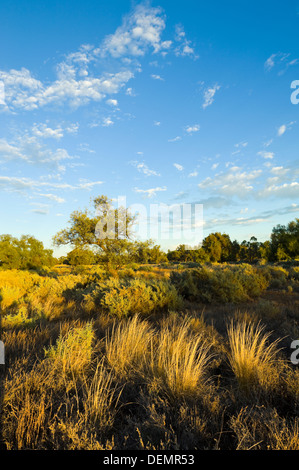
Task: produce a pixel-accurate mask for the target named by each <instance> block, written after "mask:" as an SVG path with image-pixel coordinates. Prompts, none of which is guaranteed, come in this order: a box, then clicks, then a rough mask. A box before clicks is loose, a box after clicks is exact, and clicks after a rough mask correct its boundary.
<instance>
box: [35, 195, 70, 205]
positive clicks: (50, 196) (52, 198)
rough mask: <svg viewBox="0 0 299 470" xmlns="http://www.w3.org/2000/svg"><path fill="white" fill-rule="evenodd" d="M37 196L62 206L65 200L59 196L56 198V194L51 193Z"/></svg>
mask: <svg viewBox="0 0 299 470" xmlns="http://www.w3.org/2000/svg"><path fill="white" fill-rule="evenodd" d="M39 196H41V197H45V198H47V199H50V200H51V201H54V202H58V203H59V204H62V203H63V202H65V199H63V198H62V197H60V196H57V195H56V194H51V193H48V194H39Z"/></svg>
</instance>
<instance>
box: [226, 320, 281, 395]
mask: <svg viewBox="0 0 299 470" xmlns="http://www.w3.org/2000/svg"><path fill="white" fill-rule="evenodd" d="M264 330H265V328H264V326H261V324H260V323H258V324H257V325H256V324H254V323H252V322H249V323H248V322H246V321H242V322H240V323H237V324H236V323H234V322H233V321H232V322H231V323H230V325H229V327H228V340H229V346H230V352H229V354H228V359H229V363H230V366H231V368H232V370H233V372H234V374H235V376H236V378H237V380H238V383H239V385H240V388H241V389H242V390H243V391H246V392H249V391H250V390H251V388H252V387H254V386H256V385H257V384H259V383H262V381H263V376H264V375H267V374H269V373H270V372H271V368H273V366H274V361H275V358H276V357H277V353H278V349H277V341H274V342H272V343H270V344H268V340H269V337H270V334H269V333H265V332H264Z"/></svg>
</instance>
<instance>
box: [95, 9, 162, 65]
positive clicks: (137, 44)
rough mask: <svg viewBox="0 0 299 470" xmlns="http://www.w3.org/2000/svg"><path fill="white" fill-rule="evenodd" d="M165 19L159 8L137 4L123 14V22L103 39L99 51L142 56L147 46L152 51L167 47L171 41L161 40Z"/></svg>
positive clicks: (114, 55) (117, 55)
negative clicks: (127, 12)
mask: <svg viewBox="0 0 299 470" xmlns="http://www.w3.org/2000/svg"><path fill="white" fill-rule="evenodd" d="M164 29H165V21H164V18H163V17H162V10H161V9H160V8H151V7H147V6H145V5H138V6H137V7H136V8H135V10H134V11H133V12H132V13H131V14H129V15H127V16H125V18H124V19H123V24H122V25H121V26H120V27H119V28H117V30H116V31H115V33H114V34H111V35H109V36H108V37H106V39H105V40H104V43H103V45H102V47H101V51H100V53H101V54H102V55H110V56H112V57H115V58H118V57H127V56H133V57H139V56H143V55H144V54H145V52H146V51H147V49H148V48H151V49H153V52H154V53H157V52H159V51H162V50H167V49H169V47H170V45H171V42H170V41H162V39H161V35H162V32H163V30H164Z"/></svg>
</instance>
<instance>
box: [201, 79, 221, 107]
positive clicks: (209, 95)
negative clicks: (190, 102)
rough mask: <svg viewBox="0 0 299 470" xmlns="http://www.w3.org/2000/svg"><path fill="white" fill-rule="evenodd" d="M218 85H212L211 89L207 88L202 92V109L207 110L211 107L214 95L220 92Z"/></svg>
mask: <svg viewBox="0 0 299 470" xmlns="http://www.w3.org/2000/svg"><path fill="white" fill-rule="evenodd" d="M220 88H221V87H220V85H217V84H216V85H214V86H212V87H209V88H207V89H206V90H205V91H204V94H203V96H204V102H203V105H202V107H203V109H205V108H207V107H208V106H211V104H212V103H213V102H214V97H215V94H216V92H217V91H218V90H220Z"/></svg>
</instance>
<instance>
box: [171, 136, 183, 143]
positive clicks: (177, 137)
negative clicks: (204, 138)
mask: <svg viewBox="0 0 299 470" xmlns="http://www.w3.org/2000/svg"><path fill="white" fill-rule="evenodd" d="M181 139H182V137H181V136H179V135H177V136H176V137H174V138H173V139H168V142H178V141H179V140H181Z"/></svg>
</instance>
